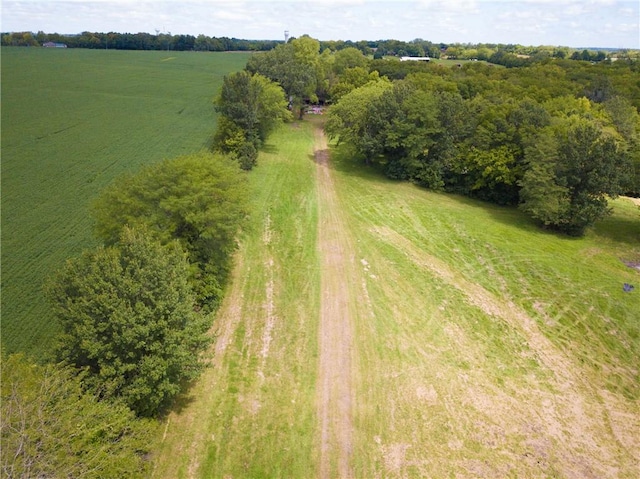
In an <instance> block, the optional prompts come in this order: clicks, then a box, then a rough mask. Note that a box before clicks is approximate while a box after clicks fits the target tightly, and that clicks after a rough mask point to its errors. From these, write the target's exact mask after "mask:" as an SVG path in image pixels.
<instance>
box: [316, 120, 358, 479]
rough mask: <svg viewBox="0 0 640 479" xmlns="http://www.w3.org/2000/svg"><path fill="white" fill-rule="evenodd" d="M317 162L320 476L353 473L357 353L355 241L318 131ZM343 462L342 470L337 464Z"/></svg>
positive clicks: (325, 144) (348, 475)
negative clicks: (352, 303) (352, 300)
mask: <svg viewBox="0 0 640 479" xmlns="http://www.w3.org/2000/svg"><path fill="white" fill-rule="evenodd" d="M315 140H316V148H315V161H316V164H317V169H316V172H317V173H316V174H317V176H316V178H317V188H318V198H319V204H320V210H319V225H318V248H319V252H320V261H321V271H322V278H321V306H320V325H319V338H318V342H319V353H320V358H319V369H318V380H317V391H318V400H317V401H318V402H317V407H318V418H319V421H320V425H319V427H320V434H321V437H320V465H319V468H320V470H319V477H320V478H323V479H324V478H329V477H342V478H348V477H353V471H352V468H351V456H352V453H353V438H352V436H353V419H352V384H351V351H352V344H353V320H352V318H351V314H350V311H349V288H348V275H349V273H348V271H349V270H350V268H351V266H350V262H351V256H352V255H351V254H350V252H351V250H352V248H351V245H350V242H349V237H348V236H347V234H346V233H345V231H346V225H345V222H344V219H343V217H342V215H341V214H340V209H339V205H338V199H337V196H336V192H335V188H334V184H333V178H332V175H331V171H330V169H329V150H328V149H327V140H326V137H325V135H324V132H323V131H322V130H321V129H320V128H318V129H317V130H316V137H315ZM334 465H337V470H336V466H334Z"/></svg>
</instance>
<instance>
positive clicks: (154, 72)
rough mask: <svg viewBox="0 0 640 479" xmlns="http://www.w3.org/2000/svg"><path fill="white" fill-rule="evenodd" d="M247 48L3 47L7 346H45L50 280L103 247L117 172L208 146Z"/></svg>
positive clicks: (38, 349)
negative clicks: (87, 251)
mask: <svg viewBox="0 0 640 479" xmlns="http://www.w3.org/2000/svg"><path fill="white" fill-rule="evenodd" d="M247 59H248V54H245V53H192V52H142V51H132V52H129V51H115V50H113V51H112V50H109V51H101V50H80V49H64V50H62V49H45V48H3V49H2V345H3V349H4V351H5V352H13V351H27V352H29V353H32V354H34V355H40V354H43V353H44V352H46V350H47V347H48V345H49V344H50V339H51V337H52V334H53V333H54V332H55V331H56V324H55V322H53V321H52V318H51V316H50V315H49V313H48V310H47V305H46V302H45V300H44V298H43V295H42V284H43V281H44V280H45V278H46V277H47V276H48V275H49V274H50V273H51V272H52V271H53V270H55V269H56V268H57V267H59V266H60V265H61V264H62V262H63V261H64V260H65V259H66V258H68V257H71V256H74V255H76V254H78V253H79V252H80V251H81V250H82V249H84V248H86V247H90V246H92V245H93V244H94V241H93V240H92V235H91V221H90V218H89V216H88V210H87V207H88V204H89V202H90V200H91V198H93V197H94V196H95V195H96V194H97V192H98V191H100V189H101V188H103V187H104V186H105V185H106V184H108V183H109V182H110V181H111V180H112V179H113V178H114V177H116V176H117V175H119V174H121V173H123V172H130V171H135V170H136V169H137V168H139V167H140V166H141V165H144V164H148V163H152V162H156V161H159V160H162V159H165V158H173V157H176V156H179V155H181V154H184V153H191V152H194V151H197V150H199V149H201V148H205V147H207V146H208V145H209V142H210V138H211V135H212V134H213V132H214V130H215V123H216V115H215V112H214V111H213V105H212V103H211V102H212V99H213V97H214V96H215V94H216V93H217V91H218V89H219V87H220V85H221V84H222V78H223V76H224V75H225V74H227V73H229V72H231V71H237V70H239V69H241V68H242V67H243V66H244V64H245V63H246V61H247Z"/></svg>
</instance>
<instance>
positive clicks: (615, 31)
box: [0, 0, 640, 49]
mask: <svg viewBox="0 0 640 479" xmlns="http://www.w3.org/2000/svg"><path fill="white" fill-rule="evenodd" d="M1 5H2V15H1V17H0V18H1V20H0V30H1V31H3V32H13V31H32V32H37V31H40V30H41V31H44V32H46V33H64V34H68V33H80V32H83V31H91V32H120V33H138V32H147V33H152V34H155V33H156V32H157V31H159V32H160V33H162V32H167V33H168V32H171V33H172V34H174V35H177V34H189V35H194V36H197V35H199V34H204V35H207V36H210V37H225V36H226V37H235V38H241V39H247V40H284V32H285V30H288V31H289V34H290V36H294V37H299V36H301V35H304V34H308V35H310V36H311V37H313V38H316V39H318V40H352V41H358V40H386V39H395V40H403V41H410V40H413V39H416V38H422V39H424V40H429V41H431V42H434V43H505V44H508V43H514V44H521V45H532V46H539V45H551V46H568V47H573V48H581V47H583V48H586V47H602V48H604V47H607V48H635V49H638V48H640V0H631V1H629V0H513V1H510V0H398V1H391V0H386V1H383V0H376V1H371V0H315V1H303V0H262V1H259V0H250V1H242V0H238V1H234V0H226V1H222V0H174V1H167V0H154V1H151V0H108V1H107V0H1Z"/></svg>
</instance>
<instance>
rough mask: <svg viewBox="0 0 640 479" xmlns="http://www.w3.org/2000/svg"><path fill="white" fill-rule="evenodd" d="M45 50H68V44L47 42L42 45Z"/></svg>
mask: <svg viewBox="0 0 640 479" xmlns="http://www.w3.org/2000/svg"><path fill="white" fill-rule="evenodd" d="M42 46H43V47H45V48H67V44H66V43H56V42H46V43H43V44H42Z"/></svg>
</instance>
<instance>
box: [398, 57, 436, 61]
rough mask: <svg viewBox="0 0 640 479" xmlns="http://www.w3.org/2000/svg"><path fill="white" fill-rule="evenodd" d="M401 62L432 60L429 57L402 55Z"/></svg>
mask: <svg viewBox="0 0 640 479" xmlns="http://www.w3.org/2000/svg"><path fill="white" fill-rule="evenodd" d="M400 61H401V62H430V61H431V58H429V57H400Z"/></svg>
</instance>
